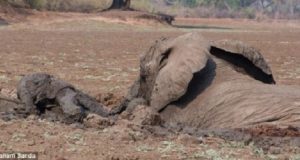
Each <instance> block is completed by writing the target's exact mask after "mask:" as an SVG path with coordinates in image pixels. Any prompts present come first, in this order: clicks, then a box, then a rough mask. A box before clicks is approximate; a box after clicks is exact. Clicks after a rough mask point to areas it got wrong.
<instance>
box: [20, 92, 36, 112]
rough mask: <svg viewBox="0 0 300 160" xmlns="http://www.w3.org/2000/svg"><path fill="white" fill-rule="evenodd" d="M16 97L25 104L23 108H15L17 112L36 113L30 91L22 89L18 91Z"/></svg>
mask: <svg viewBox="0 0 300 160" xmlns="http://www.w3.org/2000/svg"><path fill="white" fill-rule="evenodd" d="M18 98H19V99H20V100H21V102H23V103H24V104H25V108H22V109H21V108H19V109H18V110H17V112H18V113H24V114H30V113H36V106H35V105H34V102H33V101H34V99H33V97H32V95H31V94H30V93H28V92H27V91H23V92H21V93H18Z"/></svg>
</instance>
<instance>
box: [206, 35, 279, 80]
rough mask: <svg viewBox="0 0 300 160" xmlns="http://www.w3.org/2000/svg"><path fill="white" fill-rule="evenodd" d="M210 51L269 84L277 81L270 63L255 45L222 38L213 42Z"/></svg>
mask: <svg viewBox="0 0 300 160" xmlns="http://www.w3.org/2000/svg"><path fill="white" fill-rule="evenodd" d="M210 53H211V54H212V55H214V56H215V57H217V58H220V59H223V60H225V61H227V62H229V63H230V64H231V65H233V66H235V67H236V68H242V69H243V71H244V73H245V74H248V75H249V76H251V77H252V78H254V79H256V80H259V81H261V82H264V83H267V84H275V83H276V82H275V80H274V78H273V74H272V71H271V68H270V67H269V65H268V63H267V62H266V60H265V59H264V57H263V56H262V54H261V53H260V51H259V50H257V49H255V48H254V47H251V46H249V45H247V44H244V43H243V42H240V41H233V40H221V41H215V42H212V43H211V47H210ZM239 71H240V69H239Z"/></svg>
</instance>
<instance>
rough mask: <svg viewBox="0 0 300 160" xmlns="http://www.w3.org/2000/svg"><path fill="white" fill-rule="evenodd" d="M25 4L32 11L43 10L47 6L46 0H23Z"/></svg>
mask: <svg viewBox="0 0 300 160" xmlns="http://www.w3.org/2000/svg"><path fill="white" fill-rule="evenodd" d="M25 2H26V3H27V4H28V5H29V6H30V8H32V9H38V10H41V9H45V6H46V4H47V1H46V0H25Z"/></svg>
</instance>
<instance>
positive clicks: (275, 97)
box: [123, 33, 300, 129]
mask: <svg viewBox="0 0 300 160" xmlns="http://www.w3.org/2000/svg"><path fill="white" fill-rule="evenodd" d="M136 99H144V101H145V102H146V104H147V105H149V106H150V107H151V108H152V109H153V111H154V112H159V113H160V115H161V116H162V118H163V120H164V121H165V122H166V123H167V124H169V125H183V126H190V127H197V128H203V129H207V128H243V127H248V126H252V125H258V124H276V125H280V126H285V125H293V126H300V87H299V86H282V85H275V80H274V78H273V75H272V71H271V69H270V67H269V66H268V64H267V62H266V61H265V59H264V58H263V56H262V55H261V54H260V52H259V51H258V50H257V49H255V48H253V47H250V46H248V45H246V44H244V43H242V42H238V41H228V40H222V41H216V42H208V41H206V40H205V39H204V38H203V37H202V36H201V35H199V34H198V33H188V34H185V35H182V36H179V37H177V38H174V39H161V40H158V41H156V42H155V44H154V45H153V46H152V47H151V48H150V49H149V50H148V51H147V52H146V53H145V54H144V55H143V56H142V58H141V63H140V76H139V79H138V80H137V81H136V82H135V83H134V85H133V86H132V88H131V90H130V92H129V94H128V96H127V101H126V103H125V104H131V102H135V101H136ZM125 106H126V105H125ZM125 108H126V107H123V110H124V109H125Z"/></svg>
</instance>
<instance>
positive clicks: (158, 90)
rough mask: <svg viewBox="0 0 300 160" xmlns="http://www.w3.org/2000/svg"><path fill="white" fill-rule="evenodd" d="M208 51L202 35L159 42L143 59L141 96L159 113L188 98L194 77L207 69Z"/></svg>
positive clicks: (140, 83) (140, 84)
mask: <svg viewBox="0 0 300 160" xmlns="http://www.w3.org/2000/svg"><path fill="white" fill-rule="evenodd" d="M186 41H189V42H193V43H188V44H187V43H184V42H186ZM208 50H209V45H208V43H207V42H206V41H205V40H204V39H203V38H202V37H201V36H200V35H198V34H192V33H190V34H186V35H183V36H180V37H178V38H176V39H161V40H159V41H156V42H155V44H154V45H153V46H152V47H151V48H150V49H149V51H148V52H147V53H146V54H144V55H143V56H142V58H141V66H140V79H139V81H138V83H139V89H138V96H139V97H142V98H144V99H145V100H146V101H147V103H148V104H149V105H150V106H152V107H153V108H154V109H155V110H156V111H160V110H162V109H163V108H164V107H165V106H166V105H167V104H169V103H170V102H172V101H175V100H177V99H178V98H180V97H181V96H182V95H184V93H185V92H186V90H187V87H188V85H189V82H190V81H191V80H192V78H193V74H194V73H196V72H198V71H199V70H201V69H202V68H204V67H205V65H206V62H207V60H208Z"/></svg>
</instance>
